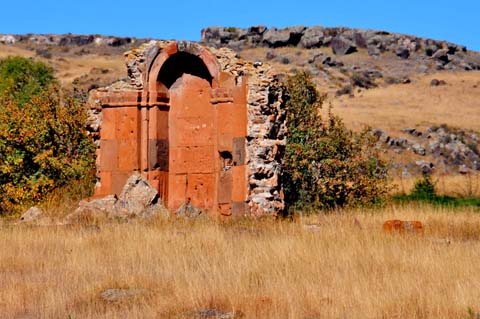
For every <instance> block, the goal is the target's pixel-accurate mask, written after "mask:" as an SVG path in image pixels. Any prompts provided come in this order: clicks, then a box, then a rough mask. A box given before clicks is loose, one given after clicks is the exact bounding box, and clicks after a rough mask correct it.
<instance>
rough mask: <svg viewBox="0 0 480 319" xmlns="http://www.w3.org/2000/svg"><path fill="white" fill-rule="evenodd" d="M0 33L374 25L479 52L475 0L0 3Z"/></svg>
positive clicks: (168, 35) (169, 34)
mask: <svg viewBox="0 0 480 319" xmlns="http://www.w3.org/2000/svg"><path fill="white" fill-rule="evenodd" d="M3 2H4V3H2V6H1V7H2V11H1V12H0V33H68V32H71V33H78V34H90V33H93V34H97V33H98V34H108V35H121V36H136V37H151V38H161V39H183V40H199V39H200V30H201V29H202V28H204V27H207V26H213V25H218V26H237V27H248V26H251V25H259V24H262V25H266V26H268V27H272V26H277V27H285V26H290V25H306V26H312V25H322V26H347V27H357V28H364V29H380V30H386V31H393V32H400V33H406V34H412V35H417V36H423V37H429V38H434V39H438V40H448V41H451V42H455V43H458V44H463V45H466V46H467V47H468V48H470V49H473V50H476V51H480V24H479V20H480V16H479V12H480V0H457V1H452V0H449V1H446V0H436V1H431V0H416V1H413V0H404V1H391V0H382V1H377V0H362V1H353V0H352V1H350V0H348V1H340V0H337V1H335V0H329V1H322V0H318V1H314V0H310V1H306V0H288V1H285V0H274V1H261V0H256V1H252V0H241V1H228V0H224V1H211V0H198V1H192V0H170V1H165V0H157V1H153V0H145V1H141V0H137V1H135V0H130V1H124V0H118V1H103V0H96V1H93V0H76V1H75V0H73V1H71V0H63V1H58V0H28V1H25V0H17V1H15V0H4V1H3Z"/></svg>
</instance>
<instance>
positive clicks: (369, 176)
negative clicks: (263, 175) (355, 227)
mask: <svg viewBox="0 0 480 319" xmlns="http://www.w3.org/2000/svg"><path fill="white" fill-rule="evenodd" d="M285 85H286V92H287V94H286V95H287V96H286V108H287V128H288V133H287V145H286V150H285V162H284V173H283V176H282V180H283V183H284V188H285V200H286V203H287V207H288V209H292V208H293V209H296V208H298V209H331V208H335V207H344V206H358V205H368V204H372V203H376V202H377V201H379V200H380V199H381V198H382V197H383V196H384V195H385V194H386V193H387V191H388V187H387V181H386V177H387V163H386V162H384V161H383V160H382V159H380V157H379V154H378V153H377V151H376V149H375V148H374V138H373V136H372V134H370V133H369V130H365V131H363V132H360V133H355V132H352V131H350V130H348V129H347V128H346V127H345V125H344V124H343V122H342V120H341V119H340V118H339V117H337V116H335V115H334V114H333V113H332V110H331V108H330V107H329V109H328V114H327V116H326V118H325V119H324V118H322V116H321V114H320V109H321V107H322V104H323V103H324V101H325V96H323V95H320V94H319V93H318V91H317V89H316V87H315V85H314V84H313V83H312V81H311V78H310V76H309V75H308V74H306V73H299V74H297V75H295V76H292V77H289V78H288V79H287V81H286V84H285Z"/></svg>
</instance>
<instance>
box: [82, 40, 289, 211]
mask: <svg viewBox="0 0 480 319" xmlns="http://www.w3.org/2000/svg"><path fill="white" fill-rule="evenodd" d="M231 52H232V51H225V52H222V51H221V50H217V51H215V50H210V49H207V48H204V47H202V46H200V45H198V44H195V43H190V42H157V41H152V42H150V43H148V44H145V45H143V46H142V47H140V48H139V49H137V50H133V51H130V52H127V53H126V57H127V68H128V74H129V77H130V82H129V83H116V84H114V85H112V86H110V87H107V88H103V89H99V90H97V91H94V92H93V93H92V94H91V98H92V101H93V104H95V105H97V110H98V109H101V112H99V114H100V115H101V125H100V124H99V125H98V126H99V127H101V129H100V142H99V148H98V151H97V155H98V156H97V166H98V177H99V183H98V185H97V189H96V195H98V196H104V195H107V194H113V193H115V194H119V193H120V191H121V189H122V186H123V185H124V183H125V181H126V180H127V178H128V177H129V176H130V175H131V174H132V173H133V172H141V173H142V174H144V175H145V176H146V177H147V178H148V179H149V180H150V182H151V183H152V185H154V187H156V188H157V189H158V191H159V194H160V197H161V199H162V200H163V202H164V203H165V205H166V206H167V207H168V208H169V209H170V210H171V211H172V212H175V211H176V210H177V209H179V208H180V207H182V205H184V204H186V203H189V204H190V205H192V206H194V207H196V208H199V209H202V210H204V211H207V212H209V213H211V214H221V215H227V216H230V215H244V214H249V213H255V214H265V213H266V214H272V213H276V212H278V211H280V210H281V209H283V206H282V205H283V198H282V194H281V186H280V185H279V184H278V182H277V181H278V176H279V174H280V172H281V170H280V169H279V167H280V162H281V160H280V159H279V156H277V155H280V153H281V151H278V150H279V149H281V147H279V145H282V143H283V142H284V141H282V137H281V134H280V139H279V137H278V135H279V132H280V133H281V132H283V126H284V124H282V123H280V124H278V125H276V126H275V128H273V127H274V125H271V126H272V128H268V125H270V124H271V123H270V122H272V123H273V122H274V121H275V120H276V119H277V118H280V117H279V116H278V113H279V111H278V110H280V109H281V105H280V104H281V99H280V98H278V96H280V95H279V94H278V93H275V94H274V97H275V99H273V100H272V98H271V97H270V96H269V94H270V95H271V94H272V92H276V91H275V90H273V89H272V90H269V89H270V87H269V82H272V81H273V78H272V75H271V73H269V72H266V69H258V70H257V69H255V68H254V67H253V66H252V65H251V64H247V63H244V62H242V63H243V64H242V63H240V62H239V60H238V59H237V58H236V57H235V58H234V57H233V56H231V54H232V53H231ZM226 53H228V54H226ZM230 63H231V64H232V65H233V66H232V65H231V64H230ZM242 67H243V69H242ZM278 88H279V86H277V89H278ZM257 89H258V90H260V92H251V91H252V90H257ZM270 91H271V92H270ZM269 92H270V93H269ZM252 94H256V95H255V96H257V95H260V98H258V99H255V101H253V99H252ZM265 94H266V95H265ZM263 95H265V96H263ZM262 103H263V104H262ZM279 103H280V104H279ZM276 109H278V110H277V111H275V110H276ZM262 110H263V111H262ZM256 112H257V113H258V112H259V114H255V113H256ZM262 112H267V113H268V114H263V113H262ZM97 113H98V112H97ZM257 115H258V116H257ZM252 116H256V117H258V119H256V120H255V119H253V118H252ZM280 119H281V118H280ZM266 122H267V124H268V125H267V126H266V127H267V128H266V129H265V130H263V129H261V130H262V131H261V132H257V131H256V130H257V127H258V126H259V125H262V123H266ZM282 125H283V126H282ZM272 130H274V131H272ZM272 132H273V133H272ZM269 147H272V148H273V147H274V148H275V150H276V153H275V154H273V155H272V154H270V155H269V156H267V157H265V156H264V155H265V154H263V155H262V154H261V152H257V149H259V150H260V151H262V150H264V149H266V148H267V149H268V148H269ZM259 167H260V168H261V169H262V170H263V172H264V173H265V174H263V175H261V174H258V172H257V171H258V169H259ZM269 170H270V171H271V172H270V171H269ZM267 171H268V172H267ZM259 176H260V177H259ZM259 178H260V179H262V180H258V179H259ZM264 178H268V180H263V179H264ZM267 193H268V194H267Z"/></svg>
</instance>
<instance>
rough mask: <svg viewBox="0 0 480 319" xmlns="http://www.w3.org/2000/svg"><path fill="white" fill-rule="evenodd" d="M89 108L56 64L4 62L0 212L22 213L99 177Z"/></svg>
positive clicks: (0, 63)
mask: <svg viewBox="0 0 480 319" xmlns="http://www.w3.org/2000/svg"><path fill="white" fill-rule="evenodd" d="M85 119H86V113H85V110H84V108H83V106H82V105H80V104H79V103H78V102H77V101H76V100H75V99H74V98H73V97H72V96H71V95H69V94H68V93H66V92H63V91H62V90H61V89H60V87H59V84H58V82H57V81H56V80H55V78H54V76H53V71H52V69H51V68H50V67H48V66H46V65H44V64H42V63H40V62H34V61H32V60H28V59H24V58H8V59H5V60H3V61H0V213H1V214H5V213H11V212H16V211H18V210H19V209H21V208H22V207H23V206H26V205H31V204H33V203H35V202H38V201H41V200H43V199H44V198H45V197H46V196H47V195H48V194H49V193H50V192H51V191H53V190H55V189H58V188H59V187H63V186H65V185H67V184H68V183H71V182H73V181H78V180H82V179H90V180H91V181H93V179H94V176H93V169H94V152H95V147H94V145H93V143H92V141H91V140H90V138H89V137H88V136H87V134H86V131H85V129H84V123H85Z"/></svg>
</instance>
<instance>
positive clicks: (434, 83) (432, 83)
mask: <svg viewBox="0 0 480 319" xmlns="http://www.w3.org/2000/svg"><path fill="white" fill-rule="evenodd" d="M441 85H447V82H445V81H444V80H438V79H433V80H432V81H430V86H441Z"/></svg>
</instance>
